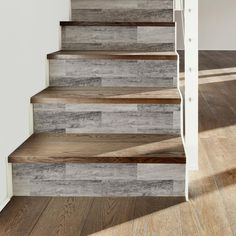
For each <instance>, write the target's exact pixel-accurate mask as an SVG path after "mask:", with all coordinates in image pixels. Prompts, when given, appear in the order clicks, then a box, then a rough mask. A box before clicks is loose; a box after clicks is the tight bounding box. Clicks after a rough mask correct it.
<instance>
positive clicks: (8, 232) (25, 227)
mask: <svg viewBox="0 0 236 236" xmlns="http://www.w3.org/2000/svg"><path fill="white" fill-rule="evenodd" d="M50 200H51V199H50V198H46V197H44V198H33V197H32V198H30V199H27V198H21V197H19V198H15V197H14V198H13V199H12V200H11V202H10V203H9V204H8V205H7V206H6V208H5V209H4V210H3V211H2V212H1V213H0V235H1V236H13V235H14V236H22V235H29V234H30V232H31V231H32V229H33V227H34V225H35V224H36V223H37V221H38V219H39V218H40V216H41V214H42V213H43V211H44V210H45V208H46V207H47V205H48V204H49V202H50Z"/></svg>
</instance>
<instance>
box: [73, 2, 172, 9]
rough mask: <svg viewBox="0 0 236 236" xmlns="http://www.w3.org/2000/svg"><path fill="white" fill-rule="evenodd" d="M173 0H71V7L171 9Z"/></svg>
mask: <svg viewBox="0 0 236 236" xmlns="http://www.w3.org/2000/svg"><path fill="white" fill-rule="evenodd" d="M173 6H174V5H173V0H155V1H153V0H145V1H143V0H130V1H126V0H119V1H110V0H72V1H71V7H72V9H101V7H102V9H112V8H113V9H173Z"/></svg>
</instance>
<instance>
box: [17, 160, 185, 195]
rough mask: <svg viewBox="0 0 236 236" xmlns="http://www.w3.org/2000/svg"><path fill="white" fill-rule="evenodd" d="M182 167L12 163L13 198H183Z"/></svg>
mask: <svg viewBox="0 0 236 236" xmlns="http://www.w3.org/2000/svg"><path fill="white" fill-rule="evenodd" d="M184 180H185V165H184V164H168V165H166V164H13V188H14V189H13V191H14V195H16V196H184V194H185V181H184Z"/></svg>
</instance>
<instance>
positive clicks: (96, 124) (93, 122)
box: [34, 104, 180, 134]
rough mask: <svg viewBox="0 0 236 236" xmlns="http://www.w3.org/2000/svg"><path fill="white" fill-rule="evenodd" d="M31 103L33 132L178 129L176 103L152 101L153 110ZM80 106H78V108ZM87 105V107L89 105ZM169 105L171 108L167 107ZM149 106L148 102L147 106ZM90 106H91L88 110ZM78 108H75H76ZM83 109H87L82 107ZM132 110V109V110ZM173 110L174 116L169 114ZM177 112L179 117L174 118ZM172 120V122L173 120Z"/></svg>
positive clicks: (157, 131) (162, 131) (156, 131)
mask: <svg viewBox="0 0 236 236" xmlns="http://www.w3.org/2000/svg"><path fill="white" fill-rule="evenodd" d="M76 106H77V105H75V104H74V105H72V104H65V105H59V107H58V105H57V104H34V130H35V132H56V133H153V134H167V133H168V134H179V133H180V106H179V105H172V106H167V110H166V111H165V106H160V107H159V105H156V106H155V105H152V107H153V108H154V107H155V108H154V110H153V111H150V112H146V111H145V104H142V105H134V104H132V105H130V104H128V105H126V104H124V105H123V107H125V110H124V108H122V110H119V107H120V105H118V106H116V105H114V104H112V105H107V104H103V105H101V104H100V106H98V107H97V108H95V109H94V107H95V106H94V105H92V106H91V107H90V105H89V104H80V105H79V107H78V108H77V107H76ZM82 107H84V109H85V111H83V109H81V110H80V108H82ZM89 107H90V109H89ZM171 107H172V109H170V108H171ZM149 108H150V106H149ZM92 109H94V110H92ZM78 110H79V111H78ZM86 110H87V111H86ZM135 110H136V111H135ZM174 112H175V119H173V114H174ZM176 114H179V119H176V117H177V115H176ZM174 122H176V123H174Z"/></svg>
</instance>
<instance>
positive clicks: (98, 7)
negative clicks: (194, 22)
mask: <svg viewBox="0 0 236 236" xmlns="http://www.w3.org/2000/svg"><path fill="white" fill-rule="evenodd" d="M72 19H73V20H79V21H109V22H171V21H173V0H157V1H154V0H146V1H142V0H131V1H125V0H121V1H110V0H72Z"/></svg>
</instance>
